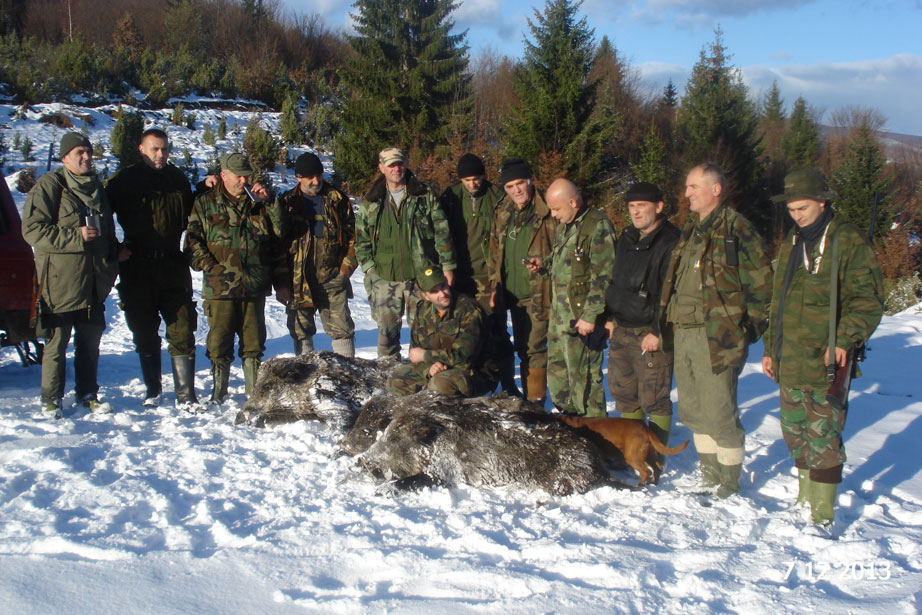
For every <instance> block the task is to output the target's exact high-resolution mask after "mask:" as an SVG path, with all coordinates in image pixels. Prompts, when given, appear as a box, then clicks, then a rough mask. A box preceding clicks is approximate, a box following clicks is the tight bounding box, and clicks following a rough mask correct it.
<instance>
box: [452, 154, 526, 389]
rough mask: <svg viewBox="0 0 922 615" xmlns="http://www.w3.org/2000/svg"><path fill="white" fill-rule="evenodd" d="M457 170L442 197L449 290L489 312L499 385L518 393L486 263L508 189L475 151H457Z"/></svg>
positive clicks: (511, 359) (504, 320)
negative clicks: (491, 176) (451, 254)
mask: <svg viewBox="0 0 922 615" xmlns="http://www.w3.org/2000/svg"><path fill="white" fill-rule="evenodd" d="M457 175H458V179H459V181H458V183H457V184H455V185H453V186H451V187H449V188H448V189H446V190H445V192H443V193H442V197H441V199H440V203H441V205H442V209H444V210H445V215H446V217H447V218H448V227H449V229H451V239H452V242H453V243H454V246H455V262H456V264H457V268H456V269H455V279H454V282H453V283H452V290H453V291H454V292H461V293H465V294H467V295H470V296H471V297H474V298H475V299H477V302H478V303H480V307H481V308H483V310H484V312H485V313H486V314H487V329H488V330H489V332H490V340H491V341H490V345H491V347H492V348H493V352H492V354H493V355H494V357H495V362H494V364H495V366H496V369H497V371H499V372H500V374H499V375H500V377H501V381H502V385H503V390H504V391H507V392H509V393H512V394H514V395H521V393H520V392H519V390H518V388H517V387H516V386H515V365H514V357H513V350H512V344H511V343H510V341H509V333H508V332H507V331H506V315H505V313H502V314H498V313H497V311H496V310H494V308H493V307H492V306H491V305H490V297H491V296H492V294H493V290H494V289H493V287H492V285H491V284H490V272H489V267H488V263H489V260H490V233H491V231H492V230H493V219H494V217H495V215H496V209H497V206H498V205H499V203H500V201H502V200H503V197H504V196H505V195H506V193H505V192H504V191H503V189H502V188H501V187H499V186H497V185H495V184H492V183H490V182H489V181H487V177H486V169H485V168H484V166H483V160H481V159H480V158H478V157H477V156H475V155H474V154H470V153H468V154H464V155H463V156H461V159H460V160H459V161H458V167H457Z"/></svg>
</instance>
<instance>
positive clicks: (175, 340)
mask: <svg viewBox="0 0 922 615" xmlns="http://www.w3.org/2000/svg"><path fill="white" fill-rule="evenodd" d="M118 294H119V299H120V301H119V307H120V308H122V310H123V311H124V312H125V322H126V323H127V324H128V328H129V329H131V334H132V336H133V338H134V347H135V350H136V351H137V352H139V353H140V354H157V353H159V352H160V333H159V331H160V321H161V320H160V319H161V317H162V318H163V321H164V322H166V340H167V344H168V348H169V352H170V356H174V357H176V356H189V355H193V354H195V329H196V326H197V325H198V317H197V316H198V315H197V314H196V312H195V302H193V301H192V276H191V274H190V273H189V266H188V265H187V264H186V261H185V259H183V258H181V257H180V258H179V259H162V260H156V261H152V260H141V259H139V258H138V257H132V258H129V259H128V260H127V261H125V262H123V263H121V265H120V271H119V283H118Z"/></svg>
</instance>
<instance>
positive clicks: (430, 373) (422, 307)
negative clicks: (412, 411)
mask: <svg viewBox="0 0 922 615" xmlns="http://www.w3.org/2000/svg"><path fill="white" fill-rule="evenodd" d="M416 283H417V286H418V288H419V290H420V292H421V294H422V296H423V299H422V300H421V301H419V302H418V303H417V304H416V308H415V318H414V320H413V321H412V322H413V328H412V330H411V335H410V353H409V358H410V363H409V364H407V363H403V364H401V365H398V366H397V367H396V368H395V369H394V372H393V373H392V374H391V376H390V377H389V378H388V379H387V389H388V390H389V391H390V392H391V393H393V394H394V395H410V394H411V393H416V392H418V391H421V390H423V389H424V388H429V389H432V390H433V391H438V392H439V393H441V394H443V395H450V396H459V395H460V396H463V397H473V396H476V395H483V394H485V393H487V392H489V391H492V390H493V388H494V387H496V382H495V381H493V382H490V381H489V378H488V377H487V375H486V372H485V371H484V370H483V364H484V360H483V359H484V354H485V353H484V352H482V350H483V348H482V346H483V339H484V321H485V317H484V314H483V310H481V308H480V305H479V304H478V303H477V301H476V300H475V299H472V298H471V297H468V296H467V295H463V294H460V293H459V294H456V293H453V292H452V290H451V287H450V286H449V285H448V282H447V281H446V280H445V276H444V275H443V274H442V272H441V270H439V269H436V268H431V267H430V268H426V269H425V270H424V271H423V272H422V273H421V274H420V275H419V277H418V278H417V279H416Z"/></svg>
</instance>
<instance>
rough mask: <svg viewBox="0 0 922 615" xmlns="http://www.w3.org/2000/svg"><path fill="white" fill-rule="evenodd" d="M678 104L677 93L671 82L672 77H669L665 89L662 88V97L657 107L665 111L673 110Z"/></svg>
mask: <svg viewBox="0 0 922 615" xmlns="http://www.w3.org/2000/svg"><path fill="white" fill-rule="evenodd" d="M678 104H679V92H678V90H676V88H675V84H674V83H673V82H672V77H670V78H669V81H668V82H666V87H664V88H663V97H662V98H660V100H659V106H660V107H664V108H666V109H675V108H676V105H678Z"/></svg>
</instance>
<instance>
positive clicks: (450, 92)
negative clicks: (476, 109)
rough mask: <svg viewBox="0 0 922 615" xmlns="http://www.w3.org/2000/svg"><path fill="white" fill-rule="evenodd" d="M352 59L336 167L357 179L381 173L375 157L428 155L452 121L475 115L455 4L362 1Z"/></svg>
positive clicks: (447, 0) (446, 0) (346, 75)
mask: <svg viewBox="0 0 922 615" xmlns="http://www.w3.org/2000/svg"><path fill="white" fill-rule="evenodd" d="M354 6H355V8H356V12H355V13H354V14H353V19H354V20H355V29H356V32H357V34H356V35H355V36H349V37H347V38H348V39H349V44H350V45H351V47H352V50H353V52H354V53H353V55H352V57H350V58H349V59H348V60H347V64H346V71H345V73H344V75H343V78H344V80H345V82H346V84H347V85H348V86H349V87H350V88H351V89H352V96H351V97H350V98H349V99H348V100H347V101H346V104H345V107H344V109H343V132H342V134H341V135H340V137H339V139H338V140H337V144H336V162H337V168H338V169H340V170H341V171H342V172H343V173H344V175H345V176H347V177H348V178H350V179H353V180H362V179H367V178H369V177H370V176H371V175H372V174H373V172H374V171H375V155H376V153H377V152H378V151H379V150H380V149H382V148H384V147H388V146H400V147H404V148H411V147H415V148H418V150H419V152H420V153H421V154H423V155H426V154H429V153H432V152H433V151H434V150H435V148H436V147H437V146H440V145H443V144H444V143H445V142H446V136H447V133H448V132H447V131H448V129H449V127H450V126H451V125H452V123H453V122H452V117H453V116H457V115H462V116H463V115H465V114H467V113H469V110H470V92H469V82H470V75H469V74H468V70H467V64H468V59H467V49H468V48H467V45H466V44H465V39H466V37H467V33H466V32H464V33H461V34H450V31H451V30H452V28H453V27H454V22H453V21H452V20H451V19H450V15H451V13H452V12H453V11H454V9H455V7H456V6H457V5H456V4H455V3H454V2H453V1H452V0H357V1H356V3H355V4H354Z"/></svg>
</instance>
